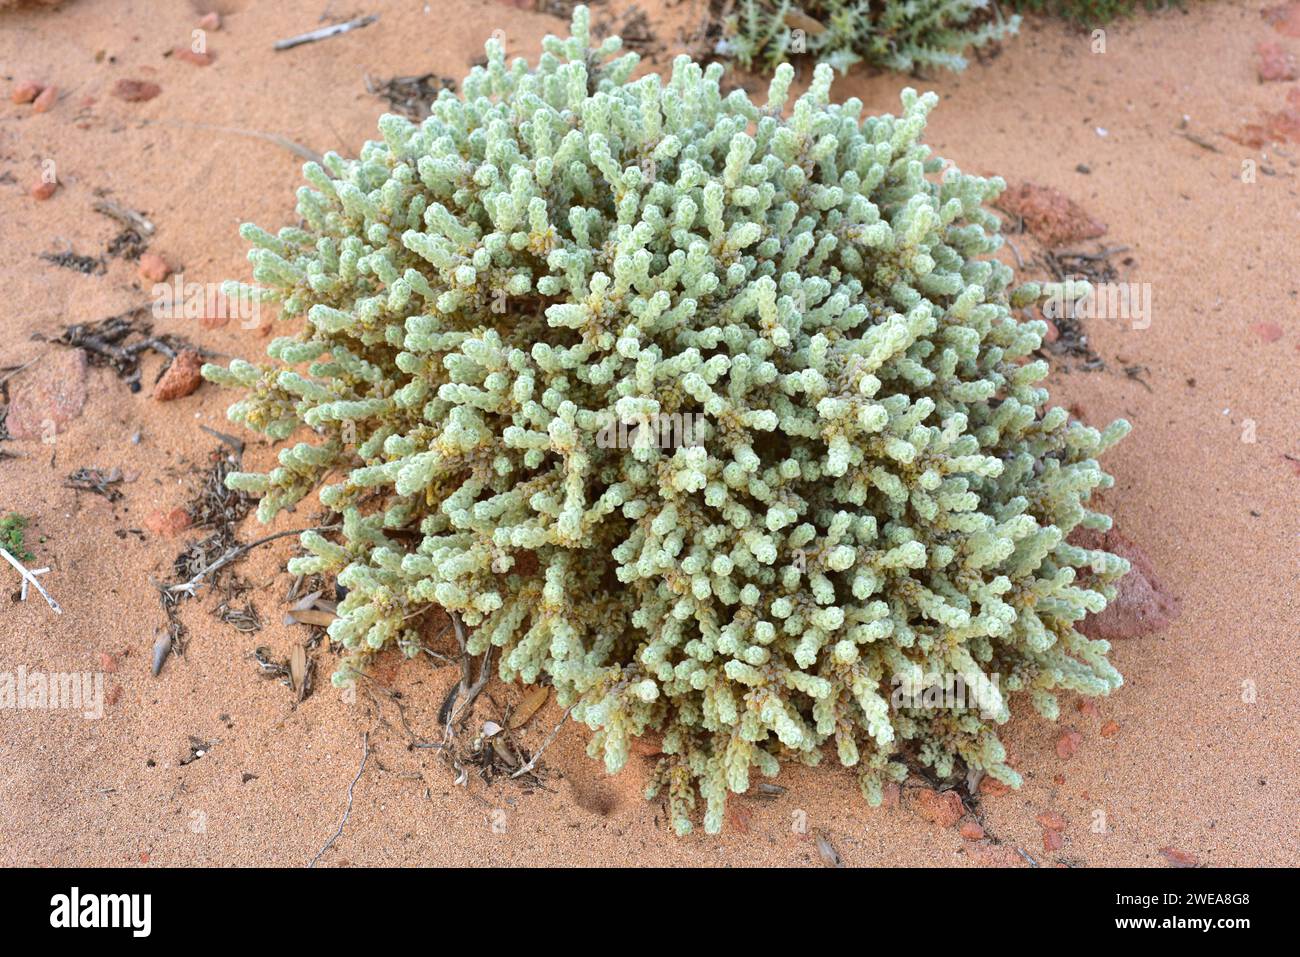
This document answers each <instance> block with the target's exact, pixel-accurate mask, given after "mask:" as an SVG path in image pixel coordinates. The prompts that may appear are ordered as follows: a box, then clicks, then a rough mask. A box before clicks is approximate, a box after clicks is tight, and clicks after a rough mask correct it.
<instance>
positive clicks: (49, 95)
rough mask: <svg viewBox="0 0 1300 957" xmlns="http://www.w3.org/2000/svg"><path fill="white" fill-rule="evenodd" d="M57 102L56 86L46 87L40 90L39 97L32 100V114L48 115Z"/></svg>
mask: <svg viewBox="0 0 1300 957" xmlns="http://www.w3.org/2000/svg"><path fill="white" fill-rule="evenodd" d="M57 102H59V88H58V87H57V86H47V87H46V88H45V89H43V90H41V94H40V96H38V97H36V99H34V100H32V112H33V113H48V112H49V111H50V110H52V109H53V108H54V104H55V103H57Z"/></svg>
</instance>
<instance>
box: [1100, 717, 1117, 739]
mask: <svg viewBox="0 0 1300 957" xmlns="http://www.w3.org/2000/svg"><path fill="white" fill-rule="evenodd" d="M1117 734H1119V725H1118V724H1117V723H1115V722H1114V721H1107V722H1106V723H1105V724H1103V725H1102V726H1101V736H1102V737H1103V738H1113V737H1115V735H1117Z"/></svg>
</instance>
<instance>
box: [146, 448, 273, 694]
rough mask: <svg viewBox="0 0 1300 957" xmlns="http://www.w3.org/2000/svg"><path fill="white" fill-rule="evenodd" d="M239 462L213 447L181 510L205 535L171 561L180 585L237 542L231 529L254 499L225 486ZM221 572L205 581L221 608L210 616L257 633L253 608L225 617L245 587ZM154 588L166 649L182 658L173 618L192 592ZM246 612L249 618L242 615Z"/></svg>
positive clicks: (180, 633) (181, 630)
mask: <svg viewBox="0 0 1300 957" xmlns="http://www.w3.org/2000/svg"><path fill="white" fill-rule="evenodd" d="M241 458H242V452H240V451H233V450H232V451H226V450H224V449H222V448H220V447H218V448H216V449H214V450H213V451H212V453H211V454H210V459H211V462H212V465H211V467H210V468H209V469H208V471H207V472H206V473H205V474H204V476H203V481H202V484H201V485H200V487H199V490H198V493H197V494H196V496H195V497H194V499H193V500H192V501H191V502H190V504H189V505H187V506H186V509H185V510H186V511H187V512H188V513H189V515H190V518H191V519H192V521H193V527H194V528H198V529H207V530H208V534H207V535H206V536H205V537H203V538H201V539H199V540H197V541H194V542H190V543H189V544H187V545H186V546H185V548H184V549H183V550H182V551H181V552H180V553H179V554H178V555H177V556H176V558H175V559H174V560H173V561H172V570H173V572H174V573H175V575H176V577H177V578H178V579H180V580H181V581H189V580H190V579H192V578H193V577H194V576H195V575H197V574H199V573H200V572H203V571H205V570H206V569H208V568H209V567H210V566H211V565H213V564H214V563H215V562H216V561H217V560H218V559H219V558H221V556H223V555H224V554H225V553H226V552H228V551H229V550H230V549H231V548H233V547H235V546H237V545H238V544H239V543H238V539H237V538H236V536H235V526H236V525H237V524H238V523H239V522H240V521H241V520H242V519H243V518H244V516H245V515H247V514H248V513H249V512H250V511H251V510H252V508H253V506H254V504H255V502H254V500H253V499H251V498H249V496H247V495H246V494H244V493H243V492H238V491H233V490H231V489H228V488H226V476H227V475H228V474H229V473H231V472H234V471H238V470H239V467H240V460H241ZM225 571H226V570H225V569H222V570H220V571H218V572H215V573H213V575H212V578H211V579H210V581H209V584H210V585H211V586H212V587H213V589H214V590H215V591H217V593H218V594H220V595H221V597H222V601H223V603H225V604H226V609H225V610H224V611H223V609H222V607H221V606H220V605H219V606H218V608H217V612H216V613H217V614H218V616H219V617H221V618H222V620H223V621H229V622H231V623H232V624H235V625H236V627H237V628H240V630H241V631H243V630H254V631H255V630H257V628H260V627H261V619H260V618H259V617H258V616H257V611H256V609H253V608H252V606H251V605H248V606H246V607H245V608H244V609H243V613H240V612H239V611H236V612H234V614H233V615H231V614H229V612H230V609H231V607H232V606H231V605H230V603H231V601H232V599H233V598H236V597H239V596H240V595H242V594H243V592H245V591H247V590H248V586H247V583H245V582H243V580H242V579H239V578H237V577H235V576H233V575H232V576H229V577H228V578H225V579H223V575H224V573H225ZM155 585H156V586H157V588H158V592H159V598H160V601H161V602H162V606H163V611H164V612H165V613H166V615H167V636H168V638H169V641H168V648H167V650H170V651H173V652H175V653H176V654H177V655H182V654H184V653H185V635H186V632H185V626H184V625H183V624H182V623H181V621H180V619H179V618H178V617H177V614H176V611H177V608H178V606H179V605H180V603H181V601H182V600H183V599H184V598H186V597H191V596H192V594H193V593H192V592H191V591H189V590H184V589H177V588H174V587H173V585H172V583H164V584H158V583H156V582H155ZM250 610H251V615H250V614H248V612H249V611H250ZM232 618H233V619H234V620H233V621H232ZM251 621H256V622H257V628H248V627H241V626H247V625H248V624H249V623H250V622H251ZM163 656H164V657H165V656H166V651H164V652H163ZM161 667H162V666H161V663H160V664H158V666H157V667H155V669H154V674H157V673H158V671H159V669H160V668H161Z"/></svg>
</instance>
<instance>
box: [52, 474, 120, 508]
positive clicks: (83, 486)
mask: <svg viewBox="0 0 1300 957" xmlns="http://www.w3.org/2000/svg"><path fill="white" fill-rule="evenodd" d="M121 484H122V470H121V469H98V468H80V469H77V470H76V471H75V472H73V473H71V474H70V475H69V476H68V477H67V479H66V480H65V481H64V483H63V487H64V488H71V489H76V490H77V491H79V492H94V493H95V494H96V495H102V496H104V498H106V499H108V500H109V501H110V502H116V501H117V500H118V499H120V498H121V497H122V493H121V492H119V491H118V490H117V488H115V486H117V485H121Z"/></svg>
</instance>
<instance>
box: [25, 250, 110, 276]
mask: <svg viewBox="0 0 1300 957" xmlns="http://www.w3.org/2000/svg"><path fill="white" fill-rule="evenodd" d="M41 259H43V260H45V261H46V262H47V263H53V264H54V265H55V266H58V267H60V268H61V269H71V270H72V271H73V272H79V273H84V274H86V275H87V276H101V275H103V274H104V270H105V268H106V267H105V265H104V257H103V256H82V255H80V254H79V253H75V252H73V251H72V250H71V249H68V250H65V251H64V252H61V253H41Z"/></svg>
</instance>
